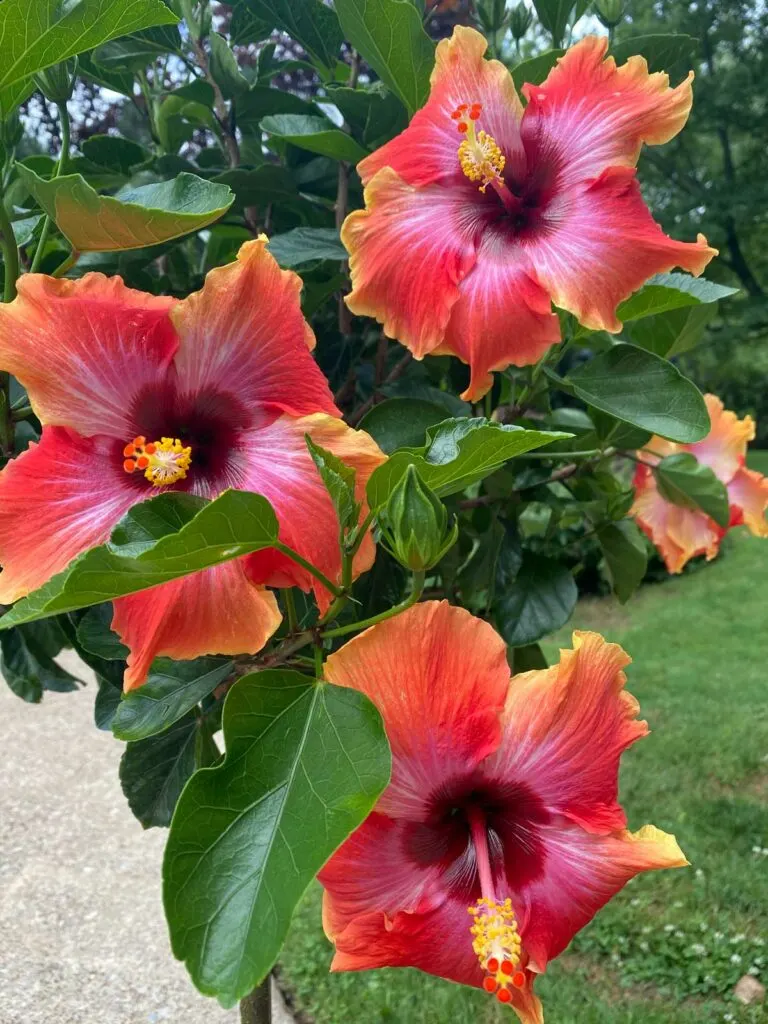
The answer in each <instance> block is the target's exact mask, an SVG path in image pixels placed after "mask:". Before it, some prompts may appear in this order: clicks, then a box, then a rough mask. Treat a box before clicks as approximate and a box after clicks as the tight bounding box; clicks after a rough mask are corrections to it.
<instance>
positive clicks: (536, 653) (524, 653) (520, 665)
mask: <svg viewBox="0 0 768 1024" xmlns="http://www.w3.org/2000/svg"><path fill="white" fill-rule="evenodd" d="M509 653H510V655H511V656H512V666H511V667H512V671H513V673H514V674H515V675H518V674H519V673H520V672H533V671H535V670H536V669H542V668H549V663H548V661H547V659H546V657H545V656H544V651H542V649H541V647H540V645H539V644H525V645H524V646H523V647H511V648H510V651H509Z"/></svg>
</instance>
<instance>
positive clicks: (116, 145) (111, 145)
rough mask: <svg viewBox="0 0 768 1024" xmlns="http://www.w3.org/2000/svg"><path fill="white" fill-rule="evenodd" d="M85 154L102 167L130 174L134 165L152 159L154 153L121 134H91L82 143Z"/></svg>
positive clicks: (136, 165)
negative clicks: (122, 136)
mask: <svg viewBox="0 0 768 1024" xmlns="http://www.w3.org/2000/svg"><path fill="white" fill-rule="evenodd" d="M80 148H81V149H82V151H83V155H84V156H86V157H88V159H89V160H90V161H91V162H92V163H94V164H98V165H99V166H100V167H108V168H109V169H110V170H112V171H118V172H119V173H120V174H130V173H131V171H132V170H133V168H134V167H138V166H139V164H144V163H146V162H147V161H148V160H150V159H151V157H152V154H151V153H150V152H149V151H148V150H146V149H144V147H143V146H140V145H139V144H138V142H132V141H131V139H123V138H121V137H120V136H119V135H91V136H90V137H89V138H87V139H85V141H84V142H83V143H82V144H81V146H80Z"/></svg>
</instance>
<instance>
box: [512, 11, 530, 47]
mask: <svg viewBox="0 0 768 1024" xmlns="http://www.w3.org/2000/svg"><path fill="white" fill-rule="evenodd" d="M532 20H533V15H532V14H531V12H530V10H529V9H528V8H527V7H526V6H525V4H524V3H522V2H521V3H519V4H518V5H517V7H515V8H513V9H512V15H511V17H510V19H509V30H510V32H511V33H512V36H513V37H514V39H515V41H516V42H518V41H519V40H520V39H522V38H523V36H524V35H525V33H526V32H527V31H528V29H529V28H530V27H531V21H532Z"/></svg>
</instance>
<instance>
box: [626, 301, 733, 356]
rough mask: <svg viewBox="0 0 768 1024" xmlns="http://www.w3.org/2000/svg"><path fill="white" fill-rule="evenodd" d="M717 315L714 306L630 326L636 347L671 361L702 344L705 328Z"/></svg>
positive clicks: (688, 308) (679, 311) (688, 309)
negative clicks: (674, 357)
mask: <svg viewBox="0 0 768 1024" xmlns="http://www.w3.org/2000/svg"><path fill="white" fill-rule="evenodd" d="M716 312H717V307H716V306H714V305H701V306H686V307H683V308H681V309H669V310H667V312H666V313H659V314H658V315H657V316H648V317H645V319H643V320H637V321H635V322H634V323H632V324H630V328H629V333H630V335H631V337H632V341H633V342H634V343H635V344H636V345H640V346H641V347H642V348H644V349H647V350H648V351H649V352H654V353H655V354H656V355H657V356H666V358H668V359H671V358H672V357H673V356H676V355H681V354H682V353H683V352H688V351H689V350H690V349H692V348H694V347H695V346H696V345H697V344H698V343H699V341H700V340H701V337H702V335H703V333H704V328H705V327H706V326H707V324H708V323H709V321H710V320H711V319H712V318H713V317H714V315H715V313H716Z"/></svg>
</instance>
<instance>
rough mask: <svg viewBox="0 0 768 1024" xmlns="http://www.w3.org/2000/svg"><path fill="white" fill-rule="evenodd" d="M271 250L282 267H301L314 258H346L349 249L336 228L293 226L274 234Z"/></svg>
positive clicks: (271, 240)
mask: <svg viewBox="0 0 768 1024" xmlns="http://www.w3.org/2000/svg"><path fill="white" fill-rule="evenodd" d="M268 248H269V251H270V252H271V253H272V255H273V256H274V257H275V259H276V260H277V262H278V263H279V264H280V266H281V267H300V266H301V265H302V264H303V263H312V262H313V261H314V260H337V261H338V260H345V259H347V250H346V249H345V248H344V246H343V245H342V244H341V240H340V238H339V232H338V231H337V230H336V228H292V229H291V230H290V231H286V232H285V234H282V235H273V236H272V237H271V238H270V240H269V246H268Z"/></svg>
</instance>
